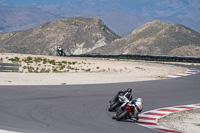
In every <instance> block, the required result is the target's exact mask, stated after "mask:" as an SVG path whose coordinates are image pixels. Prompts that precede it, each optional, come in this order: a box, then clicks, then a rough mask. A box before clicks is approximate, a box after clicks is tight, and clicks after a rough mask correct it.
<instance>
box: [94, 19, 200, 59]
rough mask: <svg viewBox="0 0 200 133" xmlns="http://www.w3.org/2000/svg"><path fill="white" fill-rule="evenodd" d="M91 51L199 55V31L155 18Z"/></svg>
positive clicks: (102, 52) (101, 52)
mask: <svg viewBox="0 0 200 133" xmlns="http://www.w3.org/2000/svg"><path fill="white" fill-rule="evenodd" d="M91 53H100V54H136V55H138V54H141V55H173V56H198V57H200V33H198V32H196V31H194V30H192V29H190V28H188V27H186V26H184V25H180V24H168V23H165V22H162V21H159V20H155V21H153V22H148V23H146V24H145V25H143V26H142V27H141V28H139V29H137V30H134V31H133V32H132V33H131V34H130V35H128V36H126V37H124V38H121V39H116V40H115V41H113V42H112V43H110V44H107V45H105V46H103V47H100V48H98V49H95V50H94V51H92V52H91Z"/></svg>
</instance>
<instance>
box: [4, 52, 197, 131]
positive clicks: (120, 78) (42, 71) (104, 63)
mask: <svg viewBox="0 0 200 133" xmlns="http://www.w3.org/2000/svg"><path fill="white" fill-rule="evenodd" d="M13 61H14V62H17V63H19V64H20V68H19V70H20V72H1V73H0V85H71V84H97V83H98V84H99V83H116V82H134V81H145V80H158V79H162V77H163V76H167V75H171V74H178V73H182V72H185V71H186V68H182V67H178V66H174V65H172V66H171V65H165V64H158V63H148V62H143V61H142V62H140V61H131V60H113V59H94V58H72V57H70V58H68V57H55V56H41V55H23V54H9V53H0V62H3V63H11V62H13ZM159 124H160V125H163V126H166V127H169V128H172V129H175V130H179V131H182V132H187V133H197V132H200V110H199V109H194V110H189V111H183V112H178V113H174V114H172V115H169V116H166V117H164V118H162V119H160V120H159ZM0 133H14V132H11V131H4V130H0Z"/></svg>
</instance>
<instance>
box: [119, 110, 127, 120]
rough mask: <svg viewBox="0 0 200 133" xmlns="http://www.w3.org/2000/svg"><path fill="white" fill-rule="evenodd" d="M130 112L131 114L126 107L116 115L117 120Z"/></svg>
mask: <svg viewBox="0 0 200 133" xmlns="http://www.w3.org/2000/svg"><path fill="white" fill-rule="evenodd" d="M128 114H129V112H128V110H126V109H125V110H124V111H123V112H122V113H121V114H119V115H117V116H116V120H117V121H121V120H122V119H123V118H125V117H126V116H128Z"/></svg>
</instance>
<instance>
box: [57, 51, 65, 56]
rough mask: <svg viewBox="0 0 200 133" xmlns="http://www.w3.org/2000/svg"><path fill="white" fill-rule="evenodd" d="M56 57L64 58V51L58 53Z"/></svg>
mask: <svg viewBox="0 0 200 133" xmlns="http://www.w3.org/2000/svg"><path fill="white" fill-rule="evenodd" d="M58 56H66V54H65V52H64V51H58Z"/></svg>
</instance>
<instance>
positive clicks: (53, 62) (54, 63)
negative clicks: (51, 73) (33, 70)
mask: <svg viewBox="0 0 200 133" xmlns="http://www.w3.org/2000/svg"><path fill="white" fill-rule="evenodd" d="M48 62H49V63H50V64H52V65H56V61H55V60H48Z"/></svg>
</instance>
